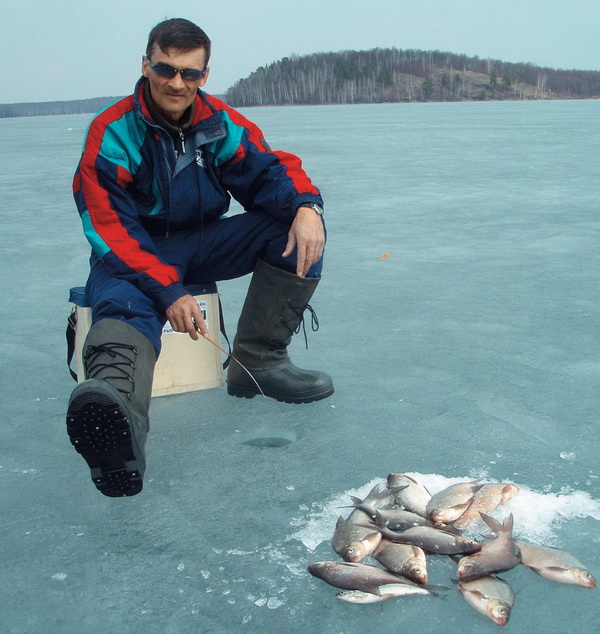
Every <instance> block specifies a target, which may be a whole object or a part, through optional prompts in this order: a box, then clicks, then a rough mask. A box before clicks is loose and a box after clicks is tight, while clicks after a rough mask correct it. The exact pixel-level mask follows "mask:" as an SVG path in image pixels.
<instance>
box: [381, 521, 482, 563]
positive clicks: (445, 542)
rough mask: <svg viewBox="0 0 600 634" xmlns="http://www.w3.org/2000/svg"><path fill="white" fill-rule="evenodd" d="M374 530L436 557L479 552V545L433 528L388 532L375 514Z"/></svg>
mask: <svg viewBox="0 0 600 634" xmlns="http://www.w3.org/2000/svg"><path fill="white" fill-rule="evenodd" d="M375 528H376V530H378V531H379V532H380V533H381V534H382V535H383V537H386V538H387V539H389V540H390V541H393V542H396V543H399V544H412V545H413V546H419V547H420V548H422V549H423V550H425V551H427V552H428V553H433V554H436V555H457V554H460V553H475V552H477V551H479V550H481V544H479V543H478V542H476V541H473V540H472V539H466V538H464V537H461V536H460V535H453V534H451V533H448V532H446V531H442V530H440V529H438V528H434V527H433V526H413V527H412V528H408V529H407V530H405V531H399V532H396V531H393V530H390V529H389V528H388V527H387V526H386V525H385V523H384V522H383V521H382V518H381V515H380V514H379V512H377V522H376V527H375Z"/></svg>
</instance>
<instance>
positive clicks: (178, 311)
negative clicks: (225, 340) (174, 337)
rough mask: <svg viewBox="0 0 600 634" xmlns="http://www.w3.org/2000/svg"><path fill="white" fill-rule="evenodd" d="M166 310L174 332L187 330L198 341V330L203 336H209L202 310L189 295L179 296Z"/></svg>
mask: <svg viewBox="0 0 600 634" xmlns="http://www.w3.org/2000/svg"><path fill="white" fill-rule="evenodd" d="M166 312H167V319H168V320H169V322H170V323H171V326H172V327H173V330H174V331H175V332H187V333H188V335H189V336H190V337H191V338H192V339H193V340H194V341H198V332H197V331H198V330H199V331H200V334H201V335H202V336H203V337H208V336H209V334H208V328H207V327H206V322H205V321H204V317H202V311H201V310H200V307H199V306H198V303H197V302H196V300H195V299H194V298H193V297H192V296H191V295H184V296H183V297H180V298H179V299H178V300H177V301H175V302H173V303H172V304H171V305H170V306H169V308H167V311H166Z"/></svg>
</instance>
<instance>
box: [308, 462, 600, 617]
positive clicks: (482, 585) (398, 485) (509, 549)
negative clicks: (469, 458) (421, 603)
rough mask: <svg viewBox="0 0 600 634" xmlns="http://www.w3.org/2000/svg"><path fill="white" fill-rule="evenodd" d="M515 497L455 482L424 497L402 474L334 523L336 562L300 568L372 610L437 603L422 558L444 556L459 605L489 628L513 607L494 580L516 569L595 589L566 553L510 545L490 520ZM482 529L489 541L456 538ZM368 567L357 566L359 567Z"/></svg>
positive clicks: (507, 527) (497, 487) (505, 528)
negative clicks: (410, 600) (413, 598)
mask: <svg viewBox="0 0 600 634" xmlns="http://www.w3.org/2000/svg"><path fill="white" fill-rule="evenodd" d="M518 493H519V488H518V487H517V486H516V485H514V484H510V483H495V482H489V483H482V482H475V481H473V482H461V483H458V484H453V485H451V486H449V487H447V488H445V489H444V490H442V491H440V492H438V493H435V494H434V495H431V494H430V493H429V491H428V490H427V488H426V487H425V486H424V485H423V484H422V483H420V482H417V481H416V480H414V479H413V478H411V477H409V476H408V475H406V474H396V473H392V474H390V475H389V476H388V477H387V487H386V488H385V489H384V490H381V487H380V485H376V486H375V487H374V488H373V489H372V490H371V491H370V492H369V494H368V495H367V497H366V498H365V499H364V500H361V499H359V498H356V497H351V499H352V505H353V507H354V508H353V510H352V511H351V513H350V515H349V516H348V517H347V518H346V519H344V518H343V517H342V516H340V517H339V519H338V521H337V525H336V527H335V532H334V535H333V540H332V546H333V549H334V550H335V552H336V553H337V554H338V555H340V556H341V557H342V559H343V560H344V561H320V562H316V563H312V564H310V565H309V566H308V571H309V572H310V573H311V574H312V575H313V576H315V577H318V578H319V579H322V580H323V581H326V582H327V583H329V584H330V585H332V586H335V587H336V588H341V589H342V590H343V591H342V592H339V593H338V594H337V595H336V596H337V598H338V599H341V600H343V601H349V602H352V603H375V602H378V601H384V600H386V599H390V598H392V597H398V596H405V595H409V594H431V595H438V594H439V592H440V591H441V590H447V589H448V588H444V587H442V586H435V585H429V584H428V581H429V579H428V572H427V557H428V556H431V555H448V556H450V557H451V558H452V559H453V560H454V561H455V562H457V563H458V568H457V573H456V576H457V579H453V580H452V581H453V583H454V584H455V585H456V587H457V588H458V590H459V591H460V593H461V594H462V596H463V597H464V599H465V600H466V601H467V603H468V604H469V605H470V606H471V607H473V608H474V609H475V610H477V611H478V612H480V613H481V614H483V615H485V616H486V617H487V618H489V619H490V620H492V621H493V622H494V623H496V624H497V625H505V624H506V623H507V622H508V619H509V617H510V612H511V609H512V608H513V606H514V603H515V594H514V592H513V590H512V588H511V587H510V585H509V584H508V583H507V582H506V581H504V580H503V579H501V578H500V577H498V576H497V574H498V573H503V572H507V571H509V570H511V569H513V568H514V567H515V566H517V565H519V564H521V565H524V566H526V567H527V568H530V569H531V570H533V571H534V572H536V573H537V574H538V575H540V576H541V577H544V578H545V579H549V580H551V581H556V582H559V583H567V584H572V585H576V586H580V587H582V588H595V587H596V581H595V579H594V577H593V576H592V575H591V574H590V573H589V572H588V571H587V570H586V569H585V567H584V566H583V564H581V563H580V562H579V561H578V560H577V559H576V558H575V557H574V556H573V555H572V554H571V553H569V552H566V551H562V550H558V549H556V548H549V547H544V546H536V545H533V544H527V543H524V542H521V541H517V540H515V539H514V538H513V516H512V515H509V516H508V517H507V518H506V519H505V520H504V521H503V522H502V523H501V522H500V521H497V520H496V519H494V518H493V517H492V516H491V515H490V514H491V513H493V512H494V511H495V510H496V509H497V508H498V507H499V506H501V505H503V504H505V503H506V502H507V501H508V500H510V499H511V498H512V497H514V496H515V495H517V494H518ZM481 520H483V522H485V524H487V526H488V527H489V528H490V529H491V530H492V531H493V533H494V536H493V537H492V536H490V537H489V538H486V539H484V540H473V539H468V538H467V537H464V536H463V535H462V533H463V532H464V531H466V530H467V529H468V528H469V527H470V526H471V527H472V524H474V523H475V522H478V521H481ZM370 559H374V560H376V562H377V563H375V562H373V564H370V563H364V562H363V560H367V561H369V560H370Z"/></svg>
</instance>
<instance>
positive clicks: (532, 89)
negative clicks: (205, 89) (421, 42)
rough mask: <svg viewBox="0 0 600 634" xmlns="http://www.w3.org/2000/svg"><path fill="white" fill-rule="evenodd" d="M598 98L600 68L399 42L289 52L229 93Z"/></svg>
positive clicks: (298, 100) (276, 97) (334, 99)
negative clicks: (423, 47)
mask: <svg viewBox="0 0 600 634" xmlns="http://www.w3.org/2000/svg"><path fill="white" fill-rule="evenodd" d="M598 97H600V72H598V71H581V70H555V69H551V68H541V67H539V66H536V65H535V64H531V63H520V64H515V63H509V62H503V61H500V60H493V59H481V58H479V57H468V56H466V55H457V54H454V53H446V52H442V51H420V50H414V49H410V50H400V49H396V48H389V49H381V48H376V49H372V50H369V51H342V52H338V53H317V54H313V55H304V56H292V57H285V58H283V59H282V60H280V61H278V62H274V63H273V64H270V65H269V66H266V67H260V68H258V69H257V70H256V71H255V72H253V73H252V74H251V75H250V76H249V77H247V78H246V79H241V80H239V81H238V82H237V83H236V84H235V85H234V86H232V87H231V88H230V89H229V90H228V91H227V93H226V96H225V98H226V101H227V102H228V103H229V104H231V105H232V106H236V107H240V106H267V105H278V104H281V105H283V104H346V103H381V102H400V101H467V100H485V99H588V98H598Z"/></svg>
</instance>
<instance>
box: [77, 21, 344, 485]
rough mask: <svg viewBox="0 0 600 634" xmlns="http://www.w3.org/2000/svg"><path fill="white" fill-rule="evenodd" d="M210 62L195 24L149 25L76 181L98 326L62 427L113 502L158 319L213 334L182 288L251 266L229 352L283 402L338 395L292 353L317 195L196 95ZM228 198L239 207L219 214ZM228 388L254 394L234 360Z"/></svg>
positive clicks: (127, 476)
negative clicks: (133, 74) (130, 82)
mask: <svg viewBox="0 0 600 634" xmlns="http://www.w3.org/2000/svg"><path fill="white" fill-rule="evenodd" d="M209 57H210V40H209V38H208V37H207V36H206V34H205V33H204V31H202V29H200V28H199V27H198V26H196V25H195V24H193V23H191V22H189V21H187V20H183V19H172V20H166V21H165V22H162V23H160V24H158V25H157V26H156V27H155V28H154V29H153V30H152V31H151V33H150V36H149V39H148V46H147V49H146V54H145V55H144V56H143V59H142V77H141V78H140V80H139V81H138V83H137V85H136V87H135V92H134V94H133V95H130V96H129V97H127V98H125V99H122V100H121V101H118V102H117V103H115V104H113V105H111V106H109V107H108V108H106V109H105V110H103V111H102V112H100V113H99V114H98V115H96V117H95V118H94V119H93V121H92V123H91V125H90V127H89V130H88V132H87V136H86V140H85V144H84V149H83V154H82V157H81V161H80V163H79V166H78V168H77V172H76V174H75V179H74V185H73V190H74V196H75V201H76V203H77V207H78V209H79V213H80V215H81V219H82V222H83V228H84V232H85V235H86V237H87V239H88V240H89V242H90V243H91V245H92V248H93V250H92V256H91V260H90V263H91V270H90V274H89V278H88V281H87V286H86V293H87V296H88V300H89V302H90V305H91V307H92V327H91V329H90V332H89V334H88V337H87V339H86V342H85V344H84V364H85V369H86V380H85V381H84V382H83V383H81V384H79V385H78V386H77V387H76V388H75V390H74V391H73V394H72V396H71V398H70V400H69V406H68V413H67V429H68V433H69V437H70V439H71V442H72V444H73V446H74V447H75V448H76V449H77V451H78V452H79V453H80V454H81V455H82V456H83V458H84V459H85V460H86V462H87V463H88V466H89V467H90V469H91V475H92V480H93V481H94V483H95V485H96V487H97V488H98V489H99V490H100V491H101V492H102V493H104V494H105V495H107V496H111V497H118V496H126V495H135V494H137V493H139V492H140V491H141V490H142V482H143V480H142V478H143V474H144V470H145V466H146V460H145V443H146V435H147V431H148V426H149V418H148V410H149V407H150V394H151V388H152V378H153V372H154V364H155V362H156V358H157V357H158V355H159V353H160V337H161V332H162V328H163V325H164V323H165V322H166V320H169V322H170V323H171V325H172V327H173V329H174V330H175V331H177V332H183V333H188V334H189V336H190V337H192V339H194V340H197V339H198V336H199V333H200V335H206V336H207V335H208V330H207V328H206V324H205V323H204V320H203V318H202V313H201V311H200V309H199V307H198V305H197V303H196V302H195V300H194V298H193V297H192V296H191V295H190V294H189V293H188V291H187V290H186V288H185V286H184V285H185V284H206V283H211V282H215V281H219V280H225V279H232V278H236V277H240V276H242V275H245V274H247V273H250V272H253V276H252V279H251V282H250V286H249V289H248V295H247V297H246V301H245V303H244V306H243V308H242V313H241V315H240V319H239V324H238V331H237V335H236V337H235V340H234V346H233V355H234V357H235V358H236V359H238V360H239V361H240V363H241V364H243V365H244V366H245V367H246V368H247V369H248V370H249V371H250V373H251V374H252V376H253V377H254V379H255V380H256V381H257V382H258V384H259V385H260V389H261V390H262V391H263V392H264V394H265V395H267V396H270V397H273V398H276V399H278V400H280V401H285V402H290V403H308V402H311V401H315V400H318V399H322V398H325V397H327V396H329V395H330V394H332V393H333V383H332V380H331V378H330V377H329V376H328V375H327V374H324V373H322V372H315V371H309V370H302V369H300V368H297V367H296V366H294V365H293V364H292V363H291V361H290V359H289V356H288V354H287V346H288V344H289V342H290V340H291V337H292V334H293V333H294V331H295V330H296V328H297V327H298V326H299V325H300V323H301V320H302V315H303V312H304V310H305V308H306V306H307V304H308V302H309V300H310V298H311V296H312V294H313V292H314V290H315V288H316V286H317V284H318V282H319V279H320V275H321V269H322V257H323V249H324V245H325V229H324V224H323V217H322V216H323V208H322V204H323V201H322V199H321V196H320V193H319V190H318V189H317V187H315V185H313V183H312V182H311V180H310V179H309V177H308V176H307V175H306V173H305V172H304V171H303V169H302V163H301V161H300V159H299V158H298V157H296V156H294V155H291V154H287V153H284V152H275V151H272V150H271V149H270V148H269V146H268V144H267V142H266V141H265V139H264V137H263V135H262V132H261V131H260V130H259V129H258V127H257V126H255V125H254V124H252V123H251V122H250V121H248V120H247V119H246V118H245V117H243V116H242V115H241V114H240V113H238V112H236V111H235V110H233V109H232V108H229V107H228V106H227V105H226V104H225V103H223V102H222V101H221V100H219V99H216V98H215V97H212V96H210V95H208V94H206V93H205V92H203V91H202V90H201V89H202V87H203V86H204V85H205V84H206V82H207V80H208V76H209V66H208V62H209ZM231 196H233V197H234V198H235V199H236V200H237V201H239V203H240V204H241V205H242V206H243V207H244V209H245V211H246V212H247V213H242V214H238V215H234V216H232V217H230V218H224V217H223V215H224V214H225V212H226V211H227V209H228V207H229V202H230V197H231ZM227 391H228V393H229V394H232V395H234V396H239V397H252V396H254V395H255V394H257V393H258V388H257V387H256V384H255V383H254V381H253V380H252V378H251V377H250V376H248V374H247V373H246V372H245V371H244V370H243V369H242V367H241V366H240V365H239V364H238V363H236V362H234V361H232V363H231V364H230V366H229V370H228V375H227Z"/></svg>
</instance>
